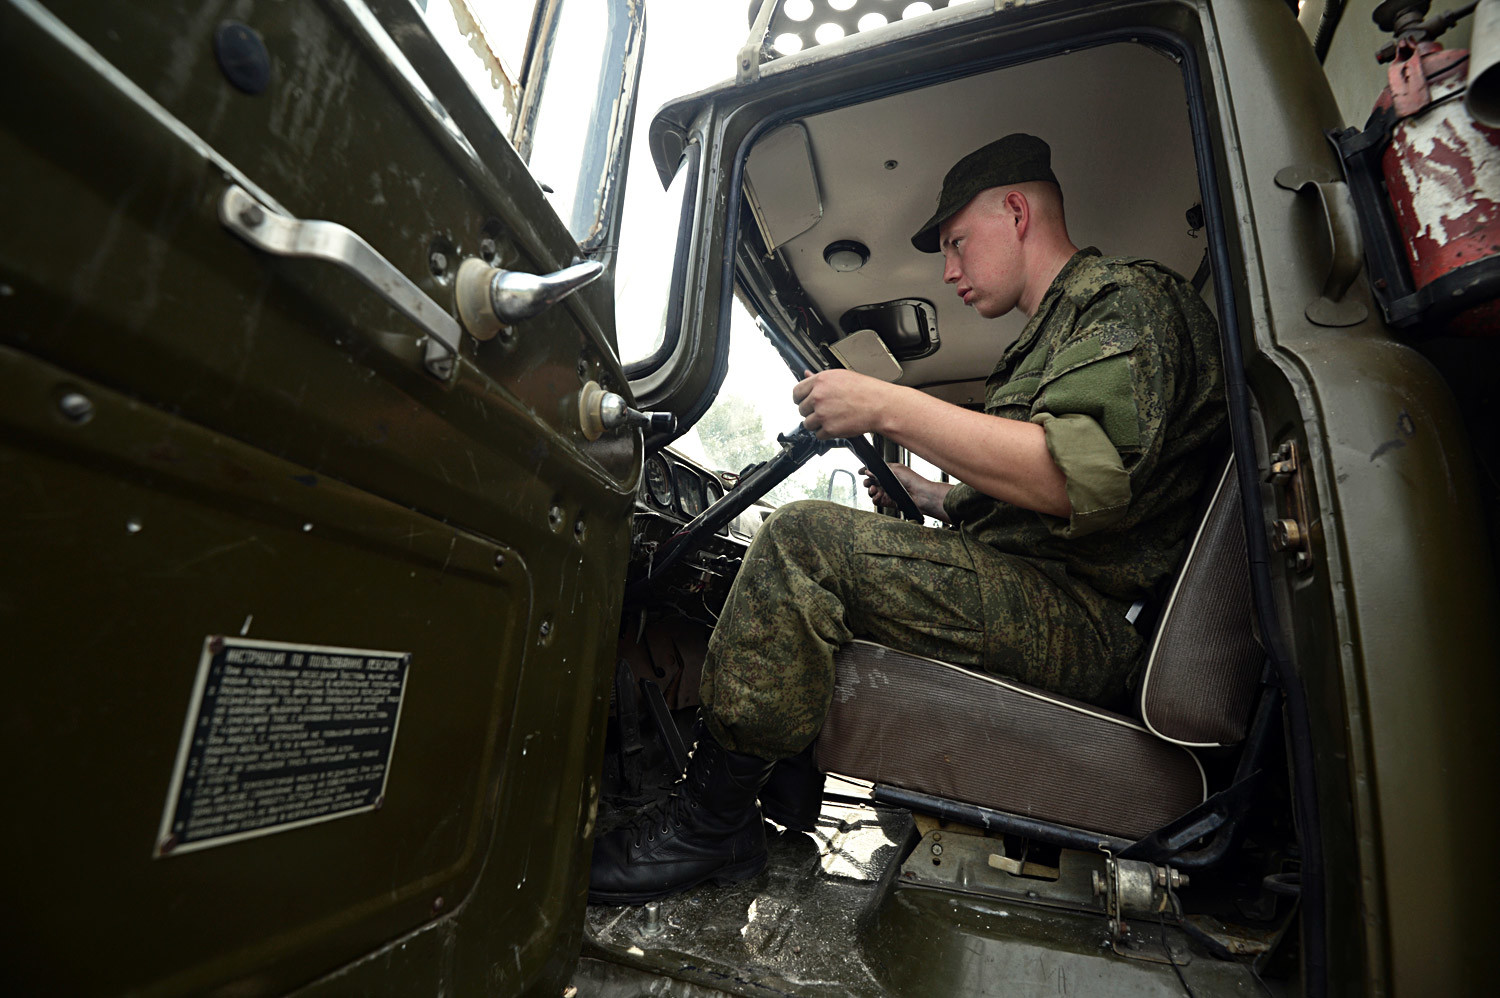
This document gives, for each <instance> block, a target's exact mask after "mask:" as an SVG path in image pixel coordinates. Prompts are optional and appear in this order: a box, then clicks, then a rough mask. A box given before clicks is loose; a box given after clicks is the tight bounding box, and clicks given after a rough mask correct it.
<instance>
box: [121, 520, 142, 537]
mask: <svg viewBox="0 0 1500 998" xmlns="http://www.w3.org/2000/svg"><path fill="white" fill-rule="evenodd" d="M125 532H126V533H127V534H138V533H140V532H141V521H140V520H137V519H136V518H135V517H133V516H132V517H131V518H130V519H128V520H126V521H125Z"/></svg>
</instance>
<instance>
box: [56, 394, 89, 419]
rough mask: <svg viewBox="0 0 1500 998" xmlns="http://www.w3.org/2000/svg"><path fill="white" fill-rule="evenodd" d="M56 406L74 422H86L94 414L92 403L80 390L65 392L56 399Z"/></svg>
mask: <svg viewBox="0 0 1500 998" xmlns="http://www.w3.org/2000/svg"><path fill="white" fill-rule="evenodd" d="M57 407H58V408H59V409H61V410H62V414H63V415H64V416H66V417H68V418H69V419H71V420H72V421H73V422H75V423H82V422H86V421H87V420H88V418H89V417H90V416H92V415H93V414H94V403H93V402H92V401H90V399H89V397H88V396H87V395H84V394H81V393H80V392H65V393H64V394H63V397H62V398H60V399H58V400H57Z"/></svg>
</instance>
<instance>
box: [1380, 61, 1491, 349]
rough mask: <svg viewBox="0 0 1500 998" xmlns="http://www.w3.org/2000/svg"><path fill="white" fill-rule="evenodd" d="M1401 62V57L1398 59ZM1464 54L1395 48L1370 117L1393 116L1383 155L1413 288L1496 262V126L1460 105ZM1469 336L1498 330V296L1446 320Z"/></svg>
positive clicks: (1384, 170) (1391, 198) (1451, 327)
mask: <svg viewBox="0 0 1500 998" xmlns="http://www.w3.org/2000/svg"><path fill="white" fill-rule="evenodd" d="M1403 57H1404V58H1403ZM1467 57H1468V53H1467V52H1464V51H1462V50H1453V51H1444V50H1442V49H1441V48H1439V47H1438V46H1436V45H1433V44H1430V43H1429V44H1424V45H1422V46H1419V47H1415V48H1412V49H1410V50H1409V51H1408V50H1405V49H1403V50H1401V51H1399V52H1398V55H1397V61H1395V62H1393V63H1392V64H1391V67H1390V78H1391V87H1390V89H1389V90H1388V91H1387V92H1386V93H1384V94H1382V95H1381V99H1380V101H1379V102H1377V104H1376V113H1377V114H1378V113H1380V112H1381V110H1382V109H1383V108H1393V109H1394V111H1395V113H1396V114H1397V116H1398V120H1397V121H1396V123H1395V125H1394V126H1393V127H1392V129H1391V137H1390V144H1389V145H1388V146H1387V147H1386V150H1385V154H1384V156H1383V157H1382V158H1381V166H1382V167H1383V172H1384V175H1385V186H1386V191H1387V193H1388V195H1389V197H1390V200H1391V204H1392V206H1393V207H1394V209H1395V215H1396V223H1397V225H1398V227H1399V228H1400V231H1401V235H1402V237H1403V239H1402V241H1403V247H1404V249H1405V250H1406V257H1407V262H1408V263H1409V264H1410V266H1411V274H1412V280H1413V282H1414V283H1415V285H1416V288H1417V289H1418V290H1419V291H1420V290H1421V289H1422V288H1424V287H1426V286H1427V285H1429V284H1431V283H1432V282H1434V281H1436V280H1438V279H1440V278H1442V277H1443V276H1444V275H1447V274H1449V273H1451V272H1453V271H1455V270H1457V269H1459V268H1461V267H1464V266H1467V265H1469V264H1473V263H1477V262H1479V261H1481V260H1485V259H1487V258H1500V128H1490V127H1486V126H1484V125H1481V124H1479V123H1478V122H1476V121H1475V120H1474V119H1473V118H1471V117H1470V116H1469V112H1468V109H1467V108H1466V107H1465V106H1464V105H1463V104H1462V103H1461V102H1460V101H1459V100H1458V99H1457V98H1458V96H1459V95H1460V94H1462V93H1463V91H1464V70H1465V68H1466V62H1467ZM1448 329H1449V330H1450V331H1452V332H1456V333H1466V334H1470V335H1496V334H1497V333H1500V299H1496V300H1491V301H1489V302H1486V303H1483V304H1480V305H1478V306H1476V307H1474V308H1471V309H1470V310H1469V311H1467V312H1465V313H1463V314H1462V315H1459V316H1456V317H1454V318H1453V319H1451V320H1449V323H1448Z"/></svg>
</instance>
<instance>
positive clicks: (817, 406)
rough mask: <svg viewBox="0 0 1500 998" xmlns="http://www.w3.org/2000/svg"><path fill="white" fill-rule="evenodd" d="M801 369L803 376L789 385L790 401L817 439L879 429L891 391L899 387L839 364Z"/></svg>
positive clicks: (852, 434) (849, 435) (803, 423)
mask: <svg viewBox="0 0 1500 998" xmlns="http://www.w3.org/2000/svg"><path fill="white" fill-rule="evenodd" d="M802 373H803V374H804V375H805V377H804V378H803V380H801V381H799V382H797V384H796V386H795V387H794V388H793V389H792V401H793V402H795V403H797V409H798V411H799V412H801V413H802V415H803V417H804V418H803V420H802V425H803V426H805V427H807V428H808V429H809V430H812V431H813V432H814V433H816V434H817V435H818V439H819V440H831V439H833V438H835V437H852V436H855V435H856V434H860V433H868V432H870V431H872V430H874V431H876V432H878V431H879V423H880V418H881V415H882V414H883V413H884V411H885V407H886V406H887V405H888V404H889V403H890V395H891V393H892V392H893V391H898V390H899V389H897V388H896V386H895V385H891V384H888V383H887V382H884V381H881V380H879V379H878V378H872V377H870V376H869V375H865V374H858V373H856V372H854V371H846V370H843V369H842V368H835V369H832V370H828V371H820V372H818V373H817V374H813V373H812V372H811V371H803V372H802Z"/></svg>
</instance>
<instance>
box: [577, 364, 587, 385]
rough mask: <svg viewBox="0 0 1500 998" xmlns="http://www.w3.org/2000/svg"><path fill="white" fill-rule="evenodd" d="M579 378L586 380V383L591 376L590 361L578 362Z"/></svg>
mask: <svg viewBox="0 0 1500 998" xmlns="http://www.w3.org/2000/svg"><path fill="white" fill-rule="evenodd" d="M578 376H579V377H580V378H582V379H584V380H585V381H587V380H588V376H589V362H588V361H586V360H580V361H579V362H578Z"/></svg>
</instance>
